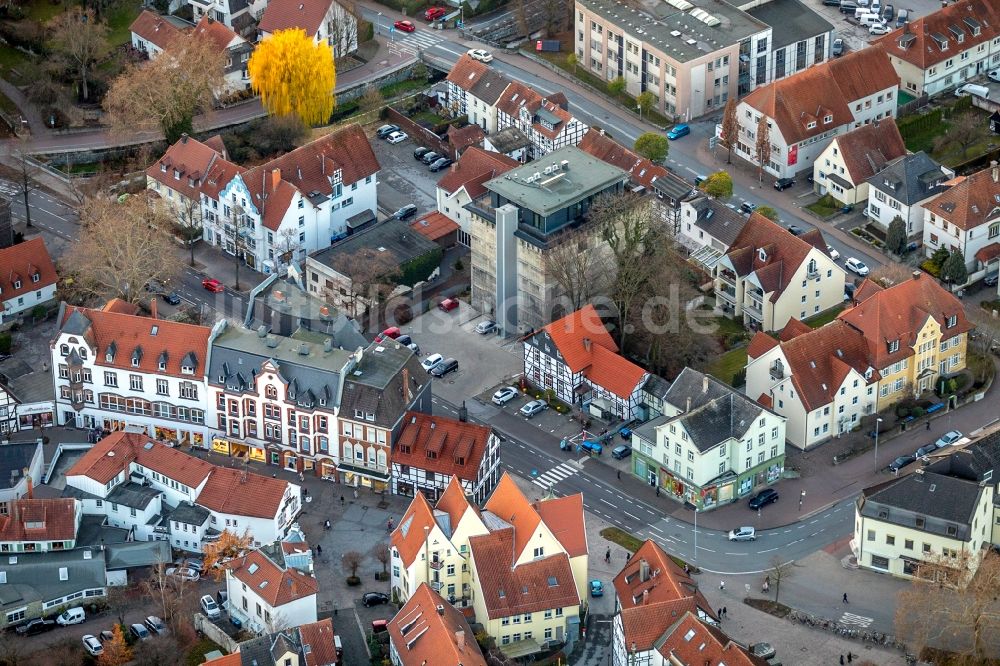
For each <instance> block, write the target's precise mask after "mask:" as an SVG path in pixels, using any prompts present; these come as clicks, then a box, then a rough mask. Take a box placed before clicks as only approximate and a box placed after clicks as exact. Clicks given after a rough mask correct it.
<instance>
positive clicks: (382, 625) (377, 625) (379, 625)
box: [372, 620, 389, 634]
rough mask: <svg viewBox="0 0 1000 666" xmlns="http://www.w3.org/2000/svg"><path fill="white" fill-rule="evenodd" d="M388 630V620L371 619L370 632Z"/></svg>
mask: <svg viewBox="0 0 1000 666" xmlns="http://www.w3.org/2000/svg"><path fill="white" fill-rule="evenodd" d="M387 631H389V620H372V633H373V634H382V633H385V632H387Z"/></svg>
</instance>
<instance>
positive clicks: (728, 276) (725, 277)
mask: <svg viewBox="0 0 1000 666" xmlns="http://www.w3.org/2000/svg"><path fill="white" fill-rule="evenodd" d="M718 278H719V279H720V280H722V282H723V283H725V284H728V285H729V286H731V287H732V288H733V289H734V292H733V293H735V289H736V273H733V272H732V271H719V274H718Z"/></svg>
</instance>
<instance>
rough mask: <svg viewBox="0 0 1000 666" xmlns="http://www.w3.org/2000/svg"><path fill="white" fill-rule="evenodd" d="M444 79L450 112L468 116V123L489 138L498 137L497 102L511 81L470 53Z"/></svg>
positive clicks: (460, 59)
mask: <svg viewBox="0 0 1000 666" xmlns="http://www.w3.org/2000/svg"><path fill="white" fill-rule="evenodd" d="M445 80H446V81H447V83H448V91H447V95H446V100H447V101H446V104H447V108H448V112H449V113H451V114H452V115H453V116H461V115H467V116H468V119H469V123H471V124H473V125H479V126H480V127H481V128H482V129H483V131H484V132H485V133H486V135H487V137H489V136H490V135H493V134H496V133H497V131H498V129H500V128H499V126H498V119H497V102H498V101H499V100H500V95H502V94H503V91H504V90H505V89H506V88H507V86H508V85H510V80H509V79H508V78H507V77H505V76H504V75H503V74H501V73H499V72H497V71H496V70H495V69H493V68H492V67H490V66H489V65H487V64H485V63H482V62H479V61H478V60H473V59H472V57H471V56H469V54H467V53H466V54H463V55H462V56H461V57H460V58H459V59H458V62H456V63H455V65H454V66H453V67H452V68H451V71H450V72H448V77H447V78H446V79H445ZM503 152H506V151H503Z"/></svg>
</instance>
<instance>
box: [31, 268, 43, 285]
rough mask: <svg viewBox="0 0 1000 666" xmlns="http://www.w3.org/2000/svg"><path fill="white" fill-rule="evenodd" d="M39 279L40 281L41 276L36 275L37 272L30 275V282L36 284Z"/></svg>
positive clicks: (39, 274)
mask: <svg viewBox="0 0 1000 666" xmlns="http://www.w3.org/2000/svg"><path fill="white" fill-rule="evenodd" d="M41 279H42V275H41V273H38V272H37V271H36V272H34V273H32V274H31V281H32V282H38V281H39V280H41Z"/></svg>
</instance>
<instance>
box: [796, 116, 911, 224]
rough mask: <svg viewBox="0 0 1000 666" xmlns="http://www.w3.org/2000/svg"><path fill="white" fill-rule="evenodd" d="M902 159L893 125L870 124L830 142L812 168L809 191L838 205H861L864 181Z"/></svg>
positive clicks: (900, 142) (864, 198)
mask: <svg viewBox="0 0 1000 666" xmlns="http://www.w3.org/2000/svg"><path fill="white" fill-rule="evenodd" d="M903 155H906V145H905V144H904V143H903V137H902V136H901V135H900V134H899V129H898V128H897V127H896V121H895V120H893V119H892V118H888V119H885V120H876V121H873V122H871V123H868V124H866V125H862V126H861V127H858V128H857V129H853V130H851V131H849V132H847V133H846V134H841V135H840V136H836V137H834V138H833V141H831V142H830V143H829V145H827V147H826V148H825V149H824V150H823V152H822V153H820V155H819V157H818V158H817V159H816V162H815V164H813V187H814V188H815V190H816V192H817V193H818V194H820V195H826V194H829V195H830V196H832V197H833V198H834V199H836V200H837V201H839V202H841V203H842V204H847V205H850V206H855V205H857V204H858V203H862V204H864V203H866V202H867V201H868V179H869V178H871V177H872V176H874V175H875V174H877V173H878V172H879V171H881V170H882V169H884V168H885V166H886V165H887V164H888V163H889V162H891V161H892V160H894V159H897V158H899V157H902V156H903Z"/></svg>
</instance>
